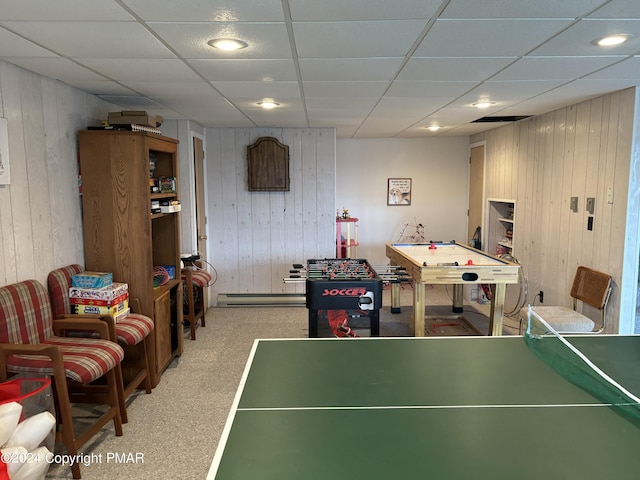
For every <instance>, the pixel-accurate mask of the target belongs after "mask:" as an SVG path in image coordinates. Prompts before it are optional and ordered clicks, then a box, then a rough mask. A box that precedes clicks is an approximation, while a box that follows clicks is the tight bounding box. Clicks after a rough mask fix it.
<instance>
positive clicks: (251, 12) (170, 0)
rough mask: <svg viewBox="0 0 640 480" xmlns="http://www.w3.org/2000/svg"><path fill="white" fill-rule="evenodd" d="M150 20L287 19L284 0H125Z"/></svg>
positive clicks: (145, 18) (246, 20) (129, 5)
mask: <svg viewBox="0 0 640 480" xmlns="http://www.w3.org/2000/svg"><path fill="white" fill-rule="evenodd" d="M123 3H124V4H126V5H127V6H128V7H129V8H131V10H133V11H134V12H135V13H136V14H137V15H139V16H140V17H142V19H144V20H145V21H147V22H183V21H187V22H189V21H192V22H214V21H223V22H231V21H243V22H272V21H276V22H278V21H280V22H281V21H284V14H283V11H282V2H281V0H216V1H215V2H212V1H211V0H180V1H179V2H177V1H175V0H124V1H123Z"/></svg>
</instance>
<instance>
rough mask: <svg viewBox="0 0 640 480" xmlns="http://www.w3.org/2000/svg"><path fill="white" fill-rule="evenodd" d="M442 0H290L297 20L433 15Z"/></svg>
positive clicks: (424, 16) (418, 17)
mask: <svg viewBox="0 0 640 480" xmlns="http://www.w3.org/2000/svg"><path fill="white" fill-rule="evenodd" d="M441 3H442V2H441V0H393V1H392V2H389V1H377V2H372V1H371V0H349V1H348V2H345V1H344V0H322V1H309V0H289V10H290V11H291V18H292V19H293V21H294V22H299V21H313V22H315V21H353V20H408V19H425V20H426V19H429V18H431V17H432V16H433V15H434V14H435V13H436V11H437V9H438V7H439V6H440V4H441Z"/></svg>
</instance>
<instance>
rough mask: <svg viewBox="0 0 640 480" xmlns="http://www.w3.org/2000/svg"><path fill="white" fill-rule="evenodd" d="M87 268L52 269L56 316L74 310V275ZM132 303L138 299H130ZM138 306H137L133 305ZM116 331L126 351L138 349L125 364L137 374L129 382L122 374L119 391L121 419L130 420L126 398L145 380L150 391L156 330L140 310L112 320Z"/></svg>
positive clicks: (51, 289)
mask: <svg viewBox="0 0 640 480" xmlns="http://www.w3.org/2000/svg"><path fill="white" fill-rule="evenodd" d="M83 271H84V268H82V267H81V266H80V265H77V264H74V265H68V266H66V267H62V268H58V269H57V270H54V271H53V272H51V273H50V274H49V276H48V278H47V283H48V285H49V296H50V297H51V304H52V306H53V313H54V315H56V316H60V315H69V314H70V313H71V303H70V301H69V288H70V287H71V277H72V276H73V275H76V274H78V273H82V272H83ZM130 301H131V302H132V304H134V303H135V300H133V301H132V300H131V299H130ZM134 308H135V307H134ZM110 324H111V325H112V328H113V331H112V332H111V335H112V340H113V341H116V342H118V343H119V344H120V345H121V346H123V347H124V348H125V352H128V351H129V349H132V350H136V351H137V353H136V355H132V356H134V357H136V359H135V361H133V360H132V361H130V360H129V358H128V355H125V359H124V361H123V362H122V365H123V366H124V367H127V368H131V370H133V371H135V372H136V373H135V376H134V377H133V378H132V379H131V380H129V381H128V382H127V383H126V385H125V384H124V383H123V381H122V378H120V385H121V386H122V388H121V392H120V398H121V400H122V402H121V412H120V414H121V415H122V421H123V422H124V423H127V421H128V418H127V409H126V406H125V401H126V399H127V398H129V396H130V395H131V394H132V393H133V392H134V391H135V390H136V389H137V388H139V387H140V386H141V385H143V384H144V388H145V391H146V393H151V376H150V374H149V372H150V371H151V361H150V359H149V355H148V352H149V349H151V348H153V346H152V345H147V342H148V341H150V340H151V339H150V338H149V335H150V334H151V332H152V331H153V326H154V324H153V320H152V319H150V318H149V317H147V316H145V315H141V314H139V313H130V314H129V315H127V316H126V317H125V318H123V319H120V320H119V321H118V322H117V323H115V324H114V323H113V322H110Z"/></svg>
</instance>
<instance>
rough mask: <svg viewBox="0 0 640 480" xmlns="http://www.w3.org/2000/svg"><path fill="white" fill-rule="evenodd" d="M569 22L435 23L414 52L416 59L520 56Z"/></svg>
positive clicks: (455, 21)
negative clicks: (497, 55)
mask: <svg viewBox="0 0 640 480" xmlns="http://www.w3.org/2000/svg"><path fill="white" fill-rule="evenodd" d="M569 23H570V21H569V20H564V19H562V20H560V19H550V20H538V19H536V20H522V19H509V20H500V19H498V20H495V19H491V20H447V19H445V20H437V21H436V22H435V24H434V26H433V28H432V29H431V30H430V31H429V33H428V34H427V36H426V37H425V38H424V40H423V41H422V43H421V44H420V45H419V46H418V48H417V49H416V51H415V55H416V56H419V57H494V56H496V53H497V52H499V53H500V56H505V57H512V56H521V55H524V54H526V53H527V52H529V51H530V50H532V49H533V48H535V47H537V46H538V45H540V44H541V43H543V42H544V41H545V40H546V39H547V38H549V37H550V36H552V35H554V34H556V33H558V32H560V31H562V29H563V28H565V27H566V26H567V25H568V24H569Z"/></svg>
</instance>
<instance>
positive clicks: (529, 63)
mask: <svg viewBox="0 0 640 480" xmlns="http://www.w3.org/2000/svg"><path fill="white" fill-rule="evenodd" d="M622 58H624V57H614V56H600V57H560V56H558V57H533V56H531V57H525V58H522V59H520V60H518V61H517V62H515V63H514V64H512V65H510V66H509V67H507V68H505V69H504V70H503V71H501V72H500V73H498V74H497V75H496V76H495V77H493V78H492V79H491V80H575V79H576V78H580V77H582V76H584V75H587V74H589V73H591V72H594V71H596V70H599V69H601V68H604V67H606V66H607V65H611V64H613V63H616V62H619V61H620V60H621V59H622Z"/></svg>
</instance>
